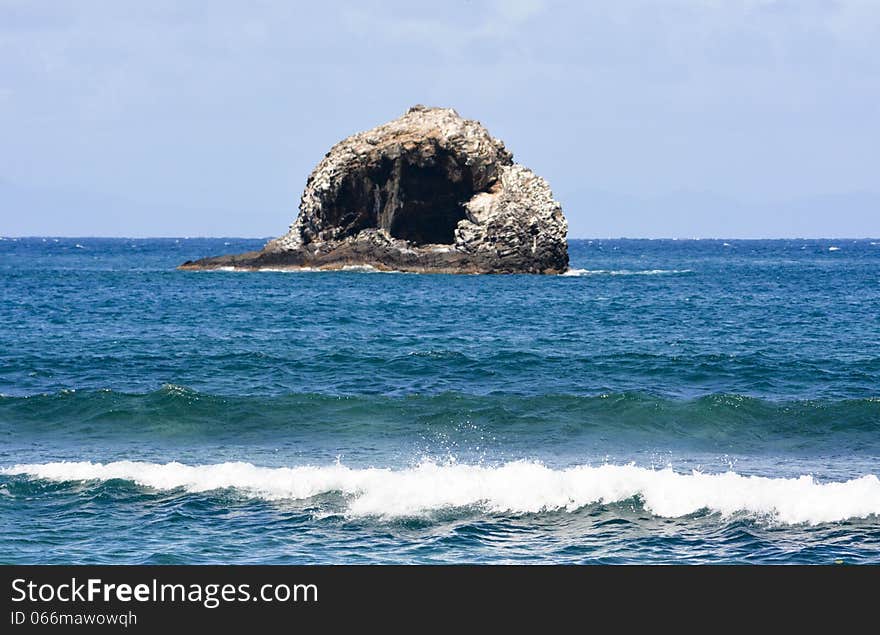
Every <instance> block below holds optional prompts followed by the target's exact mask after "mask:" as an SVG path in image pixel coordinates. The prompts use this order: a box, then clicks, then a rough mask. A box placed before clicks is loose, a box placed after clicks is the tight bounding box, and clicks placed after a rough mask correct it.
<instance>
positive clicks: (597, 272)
mask: <svg viewBox="0 0 880 635" xmlns="http://www.w3.org/2000/svg"><path fill="white" fill-rule="evenodd" d="M677 273H693V270H692V269H641V270H635V269H569V270H568V271H566V272H565V273H563V274H562V275H563V276H660V275H670V274H677Z"/></svg>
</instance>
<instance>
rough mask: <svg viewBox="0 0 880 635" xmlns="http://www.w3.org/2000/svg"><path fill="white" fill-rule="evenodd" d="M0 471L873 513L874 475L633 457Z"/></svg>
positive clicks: (567, 504)
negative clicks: (658, 462) (754, 472)
mask: <svg viewBox="0 0 880 635" xmlns="http://www.w3.org/2000/svg"><path fill="white" fill-rule="evenodd" d="M0 474H5V475H25V476H27V477H30V478H35V479H45V480H50V481H56V482H65V481H109V480H113V479H121V480H125V481H131V482H133V483H135V484H137V485H139V486H142V487H147V488H154V489H157V490H174V489H183V490H185V491H187V492H209V491H212V490H220V489H226V488H233V489H235V490H238V491H240V492H241V493H243V494H245V495H247V496H253V497H258V498H263V499H267V500H285V499H288V500H303V499H310V498H313V497H316V496H321V495H325V494H341V495H342V496H343V497H344V499H345V509H344V510H343V513H345V514H347V515H350V516H359V517H363V516H367V517H369V516H373V517H385V518H401V517H413V516H420V515H424V514H426V513H430V512H433V511H439V510H445V509H461V508H473V509H477V510H480V511H483V512H487V513H497V514H504V513H508V514H538V513H544V512H573V511H576V510H578V509H581V508H583V507H585V506H588V505H592V504H613V503H621V502H624V501H628V500H637V501H638V502H639V503H640V504H641V506H642V507H643V508H644V509H645V510H646V511H648V512H650V513H652V514H653V515H655V516H660V517H667V518H677V517H682V516H688V515H690V514H695V513H699V512H705V511H708V512H710V513H716V514H720V515H721V516H722V517H729V516H731V515H734V514H747V515H751V516H755V517H757V518H759V519H766V520H768V521H770V522H778V523H782V524H811V525H815V524H819V523H827V522H836V521H843V520H847V519H853V518H868V517H870V516H878V515H880V479H878V478H877V476H876V475H874V474H868V475H865V476H862V477H859V478H854V479H851V480H848V481H838V482H818V481H816V480H815V479H814V478H813V477H812V476H809V475H804V476H800V477H798V478H769V477H761V476H747V475H742V474H738V473H736V472H732V471H729V472H725V473H717V474H706V473H701V472H697V471H693V472H691V473H680V472H675V471H673V470H672V469H668V468H667V469H662V470H654V469H647V468H644V467H638V466H636V465H611V464H606V465H600V466H589V465H578V466H574V467H569V468H566V469H552V468H550V467H547V466H545V465H543V464H541V463H538V462H533V461H516V462H511V463H506V464H503V465H499V466H484V465H468V464H458V463H454V462H453V463H447V464H438V463H434V462H430V461H426V462H422V463H420V464H419V465H417V466H415V467H411V468H407V469H388V468H367V469H356V468H350V467H347V466H345V465H342V464H339V463H336V464H332V465H327V466H299V467H284V468H268V467H257V466H255V465H252V464H250V463H219V464H214V465H184V464H182V463H177V462H172V463H148V462H137V461H118V462H113V463H106V464H102V463H92V462H88V461H85V462H55V463H35V464H23V465H15V466H12V467H6V468H2V469H0Z"/></svg>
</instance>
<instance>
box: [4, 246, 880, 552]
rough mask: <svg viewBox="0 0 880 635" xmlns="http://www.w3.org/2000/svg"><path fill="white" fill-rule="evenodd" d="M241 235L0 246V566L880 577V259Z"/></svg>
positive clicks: (844, 251) (836, 253)
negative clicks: (365, 260) (478, 565)
mask: <svg viewBox="0 0 880 635" xmlns="http://www.w3.org/2000/svg"><path fill="white" fill-rule="evenodd" d="M261 244H262V241H254V240H240V239H184V238H180V239H142V240H127V239H95V238H79V239H68V238H64V239H53V238H46V239H43V238H26V239H25V238H20V239H12V238H6V239H3V240H0V293H2V303H0V323H2V324H3V328H2V329H0V439H2V441H0V554H2V555H0V559H2V560H3V561H4V562H15V563H55V562H65V563H66V562H111V563H141V562H147V563H188V562H195V563H204V562H220V563H225V562H242V563H243V562H248V563H251V562H254V563H300V562H303V563H312V562H330V563H365V562H388V563H392V562H393V563H397V562H416V563H443V562H498V563H502V562H564V563H622V562H626V563H630V562H646V563H647V562H768V563H775V562H780V563H782V562H806V563H833V562H838V561H843V562H873V563H877V562H880V481H878V478H877V475H878V474H880V352H878V351H880V241H877V240H856V241H854V240H833V241H832V240H784V241H734V240H729V241H720V240H719V241H714V240H703V241H671V240H670V241H641V240H611V241H608V240H602V241H599V240H596V241H572V242H571V243H570V249H571V257H572V270H571V271H570V272H569V273H568V274H567V275H564V276H447V275H413V274H398V273H371V272H364V271H350V272H310V273H290V272H288V273H283V272H259V273H243V272H179V271H176V270H175V269H174V267H175V266H176V265H177V264H179V263H180V262H183V261H184V260H188V259H194V258H197V257H201V256H206V255H214V254H219V253H227V252H235V251H244V250H249V249H254V248H258V247H259V246H260V245H261ZM832 248H836V249H832Z"/></svg>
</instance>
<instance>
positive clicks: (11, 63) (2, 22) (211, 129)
mask: <svg viewBox="0 0 880 635" xmlns="http://www.w3.org/2000/svg"><path fill="white" fill-rule="evenodd" d="M878 41H880V3H870V2H862V1H859V0H840V1H839V2H834V3H831V2H814V3H790V2H782V1H774V0H740V1H736V2H724V3H706V2H700V1H698V0H670V1H669V2H665V3H655V2H649V1H647V0H633V1H632V2H626V3H619V2H610V1H600V2H591V3H579V2H554V1H550V0H547V1H544V0H506V1H497V2H493V1H488V0H487V1H473V2H471V1H466V0H453V1H452V2H449V3H445V4H444V5H443V6H442V7H437V6H431V5H427V4H421V3H408V2H402V1H400V2H398V1H394V2H354V1H343V0H340V1H328V2H323V3H319V4H317V5H315V4H312V3H286V2H281V1H280V0H268V1H266V2H262V3H260V4H259V5H245V4H242V3H236V2H231V1H229V2H227V1H221V2H217V3H212V4H211V5H210V8H209V9H206V8H205V7H204V6H203V5H200V4H198V3H189V2H172V1H170V0H156V2H152V3H150V4H149V5H143V4H137V3H125V2H122V3H115V2H106V1H102V0H83V1H82V2H77V3H72V4H60V3H51V2H43V1H39V0H38V1H32V2H21V1H19V0H0V136H2V138H3V144H2V145H0V235H3V236H10V237H12V236H69V237H87V236H106V237H151V236H167V237H185V236H227V237H247V236H257V237H261V238H262V237H275V236H279V235H281V234H283V233H284V232H285V231H286V230H287V227H288V226H289V225H290V223H292V222H293V220H294V219H295V218H296V215H297V212H298V210H297V205H298V202H299V197H300V195H301V193H302V190H303V187H304V185H305V182H306V179H307V177H308V175H309V173H310V172H311V170H312V169H313V168H314V166H315V165H316V164H317V162H318V161H319V160H320V159H321V157H323V155H324V154H325V153H326V152H327V150H329V149H330V147H331V146H332V145H333V144H334V143H336V142H337V141H340V140H341V139H343V138H345V137H346V136H348V135H351V134H353V133H355V132H358V131H361V130H366V129H369V128H371V127H373V126H376V125H379V124H381V123H384V122H386V121H388V120H390V119H393V118H395V117H398V116H400V115H401V114H403V113H404V112H405V111H406V109H407V108H408V107H410V106H411V105H413V104H416V103H423V104H427V105H432V106H443V107H451V108H455V109H456V110H457V111H458V112H459V113H460V114H462V115H463V116H465V117H468V118H472V119H477V120H479V121H481V122H482V123H483V124H484V125H486V127H487V128H488V130H489V131H490V133H491V134H492V135H493V136H496V137H498V138H500V139H502V140H504V142H505V144H506V146H507V147H508V148H509V149H510V150H511V151H512V152H513V154H514V157H515V159H516V160H517V161H518V162H520V163H522V164H523V165H525V166H527V167H529V168H531V169H533V170H534V171H535V172H536V173H537V174H539V175H540V176H542V177H544V178H546V179H547V181H548V183H549V184H550V187H551V188H552V190H553V193H554V195H555V197H556V198H557V200H559V201H560V202H561V203H562V207H563V210H564V212H565V214H566V217H567V218H568V222H569V237H570V238H584V239H590V238H597V237H602V236H606V237H623V236H625V237H632V238H664V237H665V238H679V239H683V238H719V239H749V238H807V239H811V238H828V239H832V238H837V239H846V238H850V237H877V236H880V183H878V179H877V165H880V144H878V143H877V140H878V139H880V56H878V55H877V54H876V51H877V45H876V43H877V42H878ZM841 237H842V238H841Z"/></svg>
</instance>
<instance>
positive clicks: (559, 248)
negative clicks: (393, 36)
mask: <svg viewBox="0 0 880 635" xmlns="http://www.w3.org/2000/svg"><path fill="white" fill-rule="evenodd" d="M567 230H568V225H567V223H566V221H565V216H563V214H562V208H561V206H560V205H559V203H558V202H557V201H555V200H553V195H552V193H551V192H550V188H549V186H548V185H547V182H546V181H545V180H544V179H542V178H541V177H539V176H537V175H536V174H534V173H533V172H532V171H531V170H529V169H527V168H525V167H523V166H521V165H517V164H516V163H514V162H513V156H512V155H511V153H510V152H508V151H507V149H506V148H505V147H504V144H503V143H502V142H501V141H500V140H498V139H495V138H493V137H492V136H491V135H489V132H488V131H487V130H486V129H485V128H484V127H483V126H482V125H481V124H480V123H479V122H477V121H472V120H469V119H462V118H461V117H460V116H459V115H458V113H457V112H455V111H454V110H452V109H451V108H427V107H425V106H413V107H412V108H410V109H409V110H408V111H407V113H406V114H405V115H403V116H402V117H400V118H399V119H395V120H394V121H390V122H388V123H386V124H383V125H381V126H378V127H377V128H373V129H372V130H368V131H366V132H361V133H358V134H356V135H353V136H351V137H348V138H347V139H345V140H343V141H341V142H339V143H337V144H336V145H335V146H333V147H332V148H331V149H330V152H328V153H327V154H326V155H325V156H324V158H323V159H322V160H321V162H320V163H319V164H318V166H317V167H316V168H315V170H314V171H313V172H312V174H311V176H309V180H308V182H307V183H306V189H305V191H304V192H303V195H302V200H301V202H300V212H299V216H298V217H297V219H296V221H295V222H294V223H293V225H291V226H290V231H288V232H287V234H285V235H284V236H282V237H280V238H277V239H274V240H270V241H269V242H268V243H267V244H266V246H265V247H264V248H263V249H262V251H255V252H249V253H245V254H239V255H234V256H218V257H213V258H204V259H202V260H197V261H195V262H192V261H188V262H186V263H184V264H183V265H181V267H180V268H181V269H216V268H220V267H235V268H242V269H260V268H265V267H272V268H298V267H315V268H324V269H339V268H343V267H346V266H352V265H371V266H374V267H376V268H379V269H395V270H401V271H417V272H437V273H561V272H563V271H565V270H566V269H567V268H568V248H567V245H566V232H567Z"/></svg>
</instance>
